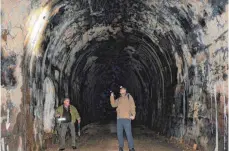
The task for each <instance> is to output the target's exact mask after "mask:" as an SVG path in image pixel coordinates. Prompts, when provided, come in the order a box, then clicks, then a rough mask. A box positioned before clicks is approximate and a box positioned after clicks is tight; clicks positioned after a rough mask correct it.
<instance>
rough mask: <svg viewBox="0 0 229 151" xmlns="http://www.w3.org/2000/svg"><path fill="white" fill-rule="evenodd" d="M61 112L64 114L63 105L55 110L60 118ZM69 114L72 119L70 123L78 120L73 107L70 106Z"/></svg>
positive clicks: (77, 113)
mask: <svg viewBox="0 0 229 151" xmlns="http://www.w3.org/2000/svg"><path fill="white" fill-rule="evenodd" d="M63 112H64V109H63V105H61V106H59V107H58V108H57V109H56V114H60V116H61V117H62V116H63ZM70 113H71V117H72V123H75V122H76V120H80V115H79V112H78V111H77V109H76V108H75V107H74V106H73V105H70Z"/></svg>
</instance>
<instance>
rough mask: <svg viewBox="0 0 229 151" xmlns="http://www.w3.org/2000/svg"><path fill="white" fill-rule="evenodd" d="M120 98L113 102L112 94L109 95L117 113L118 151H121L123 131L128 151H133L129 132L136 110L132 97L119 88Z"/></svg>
mask: <svg viewBox="0 0 229 151" xmlns="http://www.w3.org/2000/svg"><path fill="white" fill-rule="evenodd" d="M120 94H121V96H120V97H119V98H118V99H116V100H115V98H114V93H113V92H112V93H111V96H110V102H111V106H112V107H114V108H116V111H117V136H118V142H119V151H123V147H124V139H123V130H125V132H126V136H127V141H128V147H129V151H134V141H133V136H132V130H131V120H134V119H135V115H136V110H135V108H136V107H135V103H134V99H133V97H132V96H131V95H130V94H129V93H126V88H125V87H122V86H121V87H120Z"/></svg>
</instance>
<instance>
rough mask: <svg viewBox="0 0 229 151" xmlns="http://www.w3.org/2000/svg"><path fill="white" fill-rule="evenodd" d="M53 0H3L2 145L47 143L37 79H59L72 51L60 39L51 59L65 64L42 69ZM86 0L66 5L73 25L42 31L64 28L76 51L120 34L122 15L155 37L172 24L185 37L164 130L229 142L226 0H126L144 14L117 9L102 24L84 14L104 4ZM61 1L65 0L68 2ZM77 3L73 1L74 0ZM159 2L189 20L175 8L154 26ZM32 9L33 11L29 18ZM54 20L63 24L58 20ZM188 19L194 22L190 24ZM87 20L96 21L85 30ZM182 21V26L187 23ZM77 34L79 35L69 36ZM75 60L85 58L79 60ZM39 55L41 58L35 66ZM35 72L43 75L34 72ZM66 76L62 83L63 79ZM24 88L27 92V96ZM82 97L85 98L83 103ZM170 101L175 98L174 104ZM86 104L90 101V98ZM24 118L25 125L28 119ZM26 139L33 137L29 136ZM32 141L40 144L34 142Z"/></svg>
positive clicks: (192, 139)
mask: <svg viewBox="0 0 229 151" xmlns="http://www.w3.org/2000/svg"><path fill="white" fill-rule="evenodd" d="M49 2H50V1H6V0H3V2H2V14H1V15H2V21H3V26H2V28H3V30H2V49H1V52H2V53H1V54H2V60H1V62H2V73H1V77H2V83H1V84H2V88H1V91H2V96H1V100H2V105H1V108H2V114H1V116H2V121H1V125H2V127H1V128H2V129H1V131H2V140H1V141H3V142H4V143H3V144H4V145H3V146H2V147H3V148H5V149H7V148H9V150H17V149H19V150H20V149H21V150H25V148H27V150H38V149H39V147H38V146H40V145H41V144H42V137H43V136H42V135H43V89H42V84H43V83H41V84H37V83H39V82H38V81H39V80H44V79H45V75H52V79H53V81H55V80H58V79H60V77H63V75H64V74H65V73H62V72H59V71H63V69H64V68H65V67H66V66H64V65H63V64H61V60H62V59H63V60H64V58H66V57H67V56H66V55H64V52H63V50H66V49H65V48H62V47H64V46H63V43H59V45H60V46H59V47H58V49H56V50H55V54H56V56H54V57H56V58H55V59H56V60H57V61H55V62H54V63H53V64H54V65H55V66H57V69H61V70H54V72H53V69H51V67H50V66H49V67H47V68H41V66H42V63H43V62H42V59H43V58H42V57H40V56H43V55H45V53H44V50H42V48H43V46H44V45H41V44H43V43H42V40H44V41H45V39H43V36H42V34H43V33H44V31H45V28H46V25H47V23H48V22H49V20H48V19H50V18H49V17H48V16H55V15H56V14H58V12H59V8H61V6H59V7H58V6H57V7H56V8H54V9H51V8H52V6H51V5H49ZM67 2H68V1H66V3H67ZM81 2H84V1H80V2H79V5H78V6H75V7H74V8H72V7H70V6H68V7H70V9H69V12H68V13H66V16H65V17H66V18H67V19H71V15H73V16H74V17H75V18H77V17H76V16H75V15H78V16H80V17H79V18H78V19H79V20H78V23H77V24H75V25H73V26H71V28H68V31H65V30H64V25H66V26H67V24H68V23H69V22H64V24H63V26H56V27H55V28H54V29H55V30H54V29H52V30H51V31H49V29H48V30H47V31H45V33H46V34H49V32H50V35H51V36H53V37H52V38H53V39H55V38H54V36H56V37H58V36H59V37H61V36H62V35H61V33H60V32H57V31H61V28H63V31H64V32H65V36H63V37H64V39H61V40H63V41H64V44H65V45H69V48H68V49H73V48H74V51H72V52H71V55H72V56H73V55H74V54H75V53H76V52H77V51H79V50H80V49H82V48H85V47H87V44H88V42H90V41H92V39H95V38H96V41H103V40H107V39H108V37H109V35H113V36H115V35H116V33H118V31H120V30H121V29H120V20H122V19H123V18H124V20H125V22H124V28H125V30H126V31H127V32H128V31H129V33H131V29H132V28H134V27H137V28H138V30H140V31H142V32H144V33H147V34H149V36H150V37H151V38H152V39H153V40H157V38H156V37H154V34H155V33H162V34H164V33H167V32H169V31H170V30H174V31H175V32H176V33H177V35H176V36H177V37H179V38H180V39H181V40H182V39H183V40H184V39H185V40H184V41H185V42H184V41H180V43H179V45H180V46H181V48H182V51H177V50H174V51H173V52H174V53H173V55H174V58H175V59H176V66H177V68H178V69H177V85H176V89H175V90H176V91H175V96H174V97H175V101H174V104H172V105H171V110H172V113H173V114H172V116H171V117H170V118H169V120H168V121H169V122H170V123H171V125H169V124H168V125H169V126H170V127H169V131H168V132H166V133H169V135H172V136H176V137H178V138H180V137H182V138H183V139H184V140H185V141H186V142H189V143H190V144H193V143H197V144H200V145H201V146H202V147H203V148H204V149H205V150H209V149H216V150H223V148H225V149H228V145H229V143H227V141H228V132H227V128H228V125H229V124H228V122H229V120H228V116H227V115H228V110H227V108H228V105H229V102H228V93H227V92H228V78H227V77H228V75H227V73H228V62H227V58H228V47H227V40H228V39H227V34H228V33H227V24H228V18H227V17H228V16H227V13H226V12H227V9H228V5H226V2H225V1H219V2H215V1H209V2H207V1H192V0H190V1H179V2H178V1H162V2H153V1H152V2H151V1H146V2H145V1H143V5H142V7H138V5H134V4H133V3H134V2H132V3H131V6H129V5H128V4H125V6H127V8H131V7H133V10H138V9H140V10H138V11H139V12H141V13H139V14H138V13H136V12H138V11H133V12H132V11H127V12H125V13H126V14H127V15H126V16H124V17H123V18H122V16H120V15H117V16H115V14H113V15H114V16H112V15H110V16H109V17H110V18H109V19H110V20H108V21H107V23H105V24H103V17H101V18H102V19H101V18H98V20H96V19H95V20H93V19H90V20H87V19H86V18H87V16H85V17H84V16H83V15H89V13H88V11H89V12H90V14H91V16H100V15H101V14H103V11H102V9H101V7H99V6H97V5H94V4H93V1H85V2H84V3H81ZM61 4H62V5H65V3H61ZM73 4H75V3H74V2H73ZM81 4H82V5H81ZM104 4H106V3H104ZM117 4H118V3H117ZM145 5H146V6H149V8H148V9H147V11H145V9H144V7H143V6H145ZM104 6H105V5H104ZM114 6H115V4H114ZM83 7H85V8H89V10H83V9H82V10H80V9H81V8H83ZM155 7H156V8H160V9H161V10H163V9H165V10H167V8H171V14H173V15H172V16H173V17H174V16H175V17H176V15H177V16H182V17H183V18H186V17H187V18H186V20H188V21H190V22H185V21H184V20H182V18H178V19H174V18H172V17H171V18H170V17H169V15H170V14H164V15H168V17H167V18H165V19H167V20H166V21H167V22H169V23H172V24H173V25H174V26H170V27H169V26H168V25H170V24H167V25H166V24H160V22H159V25H158V26H157V23H158V20H159V21H160V16H159V17H158V18H157V17H156V18H155V17H154V16H153V15H154V14H150V12H151V11H152V10H153V11H152V12H153V13H155V12H154V8H155ZM151 9H152V10H151ZM32 10H34V11H32ZM130 10H131V9H130ZM156 10H157V9H156ZM71 11H77V13H76V14H74V13H72V12H71ZM42 13H43V14H42ZM185 13H186V14H185ZM29 14H30V15H31V16H32V18H31V17H30V18H27V17H28V15H29ZM67 15H69V16H67ZM58 17H61V15H60V16H58V15H57V18H58ZM89 18H90V17H89ZM157 19H158V20H157ZM179 19H180V20H179ZM27 21H28V22H27ZM95 21H97V22H98V24H96V22H95ZM173 21H174V22H173ZM175 21H177V22H175ZM183 21H184V22H183ZM26 23H27V24H26ZM54 23H55V22H54ZM110 23H112V25H110ZM56 24H59V23H58V21H57V23H56ZM189 24H190V25H192V26H194V27H190V26H189ZM88 25H93V26H92V27H89V29H88ZM114 25H117V27H114ZM182 26H184V27H183V28H182ZM87 29H88V30H87ZM152 29H154V30H152ZM191 29H194V30H191ZM186 30H187V31H186ZM53 31H54V32H53ZM76 31H77V33H80V34H81V35H77V36H78V37H77V36H76V35H74V34H75V33H74V32H76ZM27 32H29V33H30V34H32V36H31V35H29V38H27V39H25V37H26V34H27ZM73 33H74V34H73ZM185 33H188V34H185ZM50 35H49V36H50ZM45 36H47V35H45ZM31 37H32V38H31ZM47 37H48V36H47ZM59 37H58V38H59ZM58 38H57V40H56V41H55V42H56V43H57V42H58V40H59V39H58ZM73 38H75V39H74V40H72V39H73ZM24 43H25V44H26V48H27V49H26V50H27V53H25V55H27V57H24V51H23V48H24ZM177 43H178V42H177ZM61 45H62V46H61ZM162 49H164V48H162ZM66 51H67V50H66ZM134 51H135V50H134ZM59 52H60V53H59ZM61 52H62V54H61ZM58 53H59V54H58ZM50 54H52V53H50ZM50 54H49V55H50ZM29 57H31V58H29ZM52 57H53V56H52V55H50V56H47V58H52ZM58 57H59V58H58ZM28 58H29V59H28ZM26 59H28V60H26ZM74 59H75V58H74V57H72V58H71V59H70V60H72V61H70V64H74ZM50 60H51V59H50ZM93 60H96V59H95V58H94V59H93V58H92V59H91V60H89V59H88V61H87V62H86V63H85V64H86V67H85V68H84V67H83V68H82V69H85V70H86V69H87V67H88V66H89V65H90V63H93ZM22 61H24V62H22ZM26 61H28V62H26ZM78 61H79V63H80V60H78ZM21 62H22V63H28V65H24V64H23V66H20V65H21V64H20V63H21ZM34 62H35V63H37V66H36V64H34ZM50 64H51V63H50ZM22 68H23V69H24V71H25V73H23V77H24V80H23V79H22V73H21V72H22ZM27 69H28V70H27ZM65 71H66V73H67V74H69V73H70V72H71V66H67V69H66V70H65ZM41 73H42V74H41ZM44 73H45V74H44ZM54 73H55V74H54ZM34 75H36V76H34ZM41 75H42V76H41ZM90 75H92V74H90ZM90 75H88V79H93V77H91V76H90ZM33 77H39V78H37V79H35V78H34V79H33ZM31 79H32V80H31ZM23 81H24V83H23ZM63 81H64V80H63ZM76 81H77V80H76ZM54 83H55V82H54ZM60 83H61V82H60ZM62 83H63V84H64V82H62ZM74 84H75V85H74V87H75V89H80V88H79V85H77V82H75V83H74ZM64 87H66V88H65V91H64V93H68V91H67V90H66V89H69V88H68V86H67V85H66V86H64ZM58 90H59V89H58ZM77 93H78V91H77ZM90 93H91V92H90ZM22 94H23V95H24V96H22ZM31 94H32V95H31ZM66 95H68V94H66ZM77 100H78V99H77ZM159 102H160V101H159ZM165 103H166V102H165ZM78 104H83V103H79V102H78ZM160 104H163V103H162V102H160V103H158V104H157V105H158V106H159V108H160ZM168 104H169V105H170V103H168ZM87 105H88V106H90V103H88V104H87ZM91 105H92V104H91ZM145 105H146V104H145ZM140 106H141V108H142V110H144V109H145V108H144V107H145V106H144V105H141V104H140ZM151 114H152V113H151ZM95 118H96V117H95ZM139 118H142V119H143V118H145V113H144V112H142V114H141V115H139ZM152 118H153V116H152ZM144 120H147V119H144ZM26 121H28V122H26ZM168 121H166V122H168ZM156 122H157V121H156ZM163 122H165V121H162V123H163ZM25 123H27V124H26V125H25ZM158 123H159V122H158ZM154 125H155V124H154V123H153V121H152V127H153V126H154ZM158 127H160V125H158ZM21 130H22V131H21ZM25 130H27V131H25ZM25 132H26V133H25ZM162 132H163V130H162ZM14 136H16V137H14ZM28 138H33V139H31V140H28ZM35 141H36V142H37V143H34V142H35ZM11 142H17V144H16V145H15V143H14V144H13V145H12V143H11Z"/></svg>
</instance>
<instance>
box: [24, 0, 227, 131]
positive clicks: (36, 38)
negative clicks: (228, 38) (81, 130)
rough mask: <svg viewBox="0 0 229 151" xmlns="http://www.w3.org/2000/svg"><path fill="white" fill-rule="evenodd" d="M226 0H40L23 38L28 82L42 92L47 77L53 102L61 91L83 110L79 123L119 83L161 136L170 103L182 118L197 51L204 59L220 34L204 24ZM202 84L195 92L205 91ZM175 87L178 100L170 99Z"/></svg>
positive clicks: (97, 110)
mask: <svg viewBox="0 0 229 151" xmlns="http://www.w3.org/2000/svg"><path fill="white" fill-rule="evenodd" d="M226 3H227V2H226V1H221V2H220V3H217V4H216V3H215V2H213V1H212V2H209V3H207V4H206V6H207V7H205V8H204V7H198V5H195V4H193V3H188V2H186V1H182V2H177V1H162V2H151V1H143V0H142V1H137V0H136V1H134V0H126V1H122V0H113V1H110V0H106V1H98V0H88V1H83V0H81V1H70V0H69V1H53V2H52V3H47V4H46V5H45V6H44V7H42V8H41V9H40V13H38V14H40V16H39V15H38V17H37V21H36V22H37V23H39V25H40V27H33V28H32V32H31V33H30V34H28V37H27V40H26V44H27V46H26V50H27V51H26V57H25V60H24V61H25V62H24V63H25V64H27V67H28V71H27V74H28V75H29V77H30V78H31V83H30V84H31V85H33V86H34V87H37V88H35V89H42V82H41V81H44V79H45V78H46V77H51V78H52V79H53V80H54V81H55V82H56V83H57V84H56V85H57V89H58V91H59V96H58V99H62V98H63V97H66V96H69V97H70V98H71V99H72V100H74V103H73V104H74V105H76V106H80V111H81V113H82V114H83V115H85V116H86V115H87V116H88V115H90V117H87V118H88V119H87V120H88V121H87V122H86V123H89V122H92V121H93V120H99V119H100V117H99V116H100V115H101V114H102V113H101V112H102V111H101V108H104V107H106V108H107V106H108V105H109V102H105V101H107V100H106V99H107V96H106V94H105V91H107V90H108V89H113V90H116V91H117V87H118V86H119V85H122V84H123V85H126V86H127V88H128V90H129V91H130V92H131V94H133V96H134V97H135V99H136V104H137V109H138V115H137V116H139V118H138V119H139V120H140V121H143V123H144V124H147V125H153V127H154V128H156V129H158V130H159V131H162V132H164V133H165V132H166V131H167V128H168V127H167V126H161V125H162V124H164V123H166V120H168V114H170V113H171V112H172V107H173V106H174V105H175V106H176V112H177V115H178V114H182V116H183V117H184V118H185V116H188V115H187V114H188V112H189V111H188V105H187V102H185V101H184V102H183V100H184V99H187V97H188V94H187V96H186V95H185V94H184V93H189V92H190V91H193V89H191V88H190V87H189V86H190V85H192V84H195V83H196V82H197V81H196V78H195V75H196V74H197V73H196V69H195V68H194V65H195V64H196V57H197V55H198V54H199V53H203V54H204V55H205V56H207V58H209V57H210V55H211V54H210V53H209V47H211V46H212V45H215V43H217V41H220V40H221V39H223V38H222V37H224V35H225V34H226V33H227V30H226V31H223V32H222V30H221V31H220V32H221V33H222V34H221V35H215V36H214V33H215V32H213V33H209V29H208V27H207V26H208V24H207V23H209V24H210V20H211V17H213V16H215V15H220V14H222V13H223V12H224V11H225V7H224V6H225V5H226ZM216 8H220V9H217V11H216ZM33 31H36V32H33ZM208 36H211V38H208ZM206 64H208V61H206ZM206 66H207V65H206ZM206 75H207V73H206ZM205 78H206V81H207V77H205ZM208 82H209V81H207V84H206V85H204V86H203V87H204V88H203V89H205V90H206V91H211V90H212V88H209V87H207V86H208ZM178 89H179V91H181V92H180V93H179V94H181V93H182V97H183V98H177V96H175V99H174V95H176V94H175V93H176V92H177V90H178ZM34 92H35V91H34ZM193 92H194V91H193ZM210 93H211V92H210ZM180 96H181V95H179V97H180ZM185 97H186V98H185ZM176 99H179V100H180V101H178V103H177V102H176V101H175V100H176ZM101 100H102V101H101ZM101 104H102V105H101ZM185 104H186V106H185ZM182 106H183V108H182ZM179 120H180V121H181V123H183V124H184V120H181V119H179ZM155 123H159V124H155ZM175 123H176V122H175ZM177 123H179V122H177ZM164 125H165V124H164ZM178 125H179V124H178ZM174 133H176V134H177V133H183V132H174ZM180 135H183V134H180Z"/></svg>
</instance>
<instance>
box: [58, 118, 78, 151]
mask: <svg viewBox="0 0 229 151" xmlns="http://www.w3.org/2000/svg"><path fill="white" fill-rule="evenodd" d="M68 128H69V129H70V131H71V137H72V146H76V131H75V125H74V124H73V123H72V122H69V123H61V128H60V148H65V136H66V133H67V130H68Z"/></svg>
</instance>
